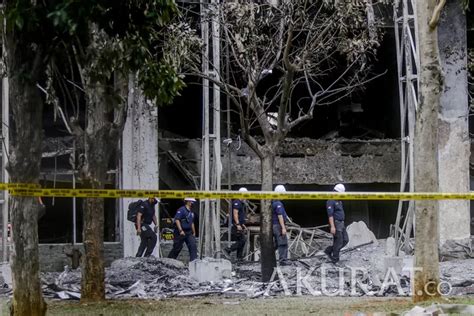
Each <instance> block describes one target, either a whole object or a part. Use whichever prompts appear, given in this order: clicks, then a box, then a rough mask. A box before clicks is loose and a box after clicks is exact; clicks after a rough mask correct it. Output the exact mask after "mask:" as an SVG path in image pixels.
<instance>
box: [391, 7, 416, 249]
mask: <svg viewBox="0 0 474 316" xmlns="http://www.w3.org/2000/svg"><path fill="white" fill-rule="evenodd" d="M393 12H394V15H393V19H394V29H395V41H396V55H397V69H398V90H399V99H400V100H399V102H400V136H401V155H402V157H401V162H402V165H401V176H400V191H401V192H405V191H407V182H408V191H409V192H413V191H414V165H413V162H414V156H413V140H414V134H415V114H416V109H417V107H418V69H419V56H418V50H417V47H418V36H417V31H418V29H417V23H416V11H415V5H414V3H413V0H396V1H395V2H394V6H393ZM407 147H408V150H407ZM405 209H406V214H405V218H404V221H403V224H402V214H403V213H404V210H405ZM413 215H414V203H413V201H400V202H399V204H398V211H397V218H396V222H395V231H394V237H395V240H396V245H397V248H396V249H397V255H398V251H399V250H400V247H402V246H403V247H404V248H405V250H408V248H409V242H410V241H409V239H410V236H411V232H412V229H413V220H414V216H413Z"/></svg>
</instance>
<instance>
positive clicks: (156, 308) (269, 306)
mask: <svg viewBox="0 0 474 316" xmlns="http://www.w3.org/2000/svg"><path fill="white" fill-rule="evenodd" d="M0 302H1V303H2V315H8V313H7V308H6V300H4V299H3V300H0ZM440 303H443V304H471V305H474V296H462V297H459V296H458V297H451V298H443V299H441V301H440ZM431 304H432V302H428V303H424V304H423V305H425V306H426V305H431ZM413 306H414V304H413V303H412V302H411V299H409V298H367V297H363V298H357V297H310V296H305V297H279V298H265V299H236V298H222V297H206V298H192V299H191V298H180V299H176V298H175V299H166V300H159V301H157V300H113V301H112V300H109V301H106V302H104V303H100V304H81V303H79V302H73V301H48V313H47V314H48V315H104V316H105V315H113V316H119V315H206V316H208V315H246V316H248V315H308V314H311V315H351V314H355V313H357V312H364V313H374V312H383V313H401V312H404V311H407V310H410V309H411V308H412V307H413Z"/></svg>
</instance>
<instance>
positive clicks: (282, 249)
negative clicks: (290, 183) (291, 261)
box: [272, 184, 288, 265]
mask: <svg viewBox="0 0 474 316" xmlns="http://www.w3.org/2000/svg"><path fill="white" fill-rule="evenodd" d="M275 192H280V193H281V192H286V189H285V187H284V186H283V185H281V184H279V185H277V186H276V187H275ZM287 221H288V215H287V214H286V211H285V206H284V205H283V203H282V202H281V201H278V200H273V201H272V225H273V238H274V240H275V244H276V246H277V249H278V262H279V263H280V265H286V264H287V259H288V236H287V234H286V222H287Z"/></svg>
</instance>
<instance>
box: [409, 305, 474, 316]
mask: <svg viewBox="0 0 474 316" xmlns="http://www.w3.org/2000/svg"><path fill="white" fill-rule="evenodd" d="M453 314H455V315H474V305H462V304H433V305H431V306H429V307H426V308H425V307H420V306H415V307H413V308H412V309H411V310H409V311H408V312H406V313H403V315H406V316H430V315H433V316H434V315H453Z"/></svg>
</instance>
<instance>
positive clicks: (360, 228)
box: [345, 221, 378, 248]
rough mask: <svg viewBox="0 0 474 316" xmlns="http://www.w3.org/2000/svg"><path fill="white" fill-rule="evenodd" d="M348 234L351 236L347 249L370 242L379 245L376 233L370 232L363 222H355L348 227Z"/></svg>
mask: <svg viewBox="0 0 474 316" xmlns="http://www.w3.org/2000/svg"><path fill="white" fill-rule="evenodd" d="M347 234H348V235H349V243H348V244H347V245H346V247H345V248H351V247H355V246H357V245H361V244H366V243H370V242H373V243H374V245H377V243H378V241H377V238H375V235H374V233H373V232H372V231H370V229H369V228H368V227H367V225H366V224H365V223H364V222H363V221H359V222H353V223H351V224H350V225H349V226H347Z"/></svg>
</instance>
